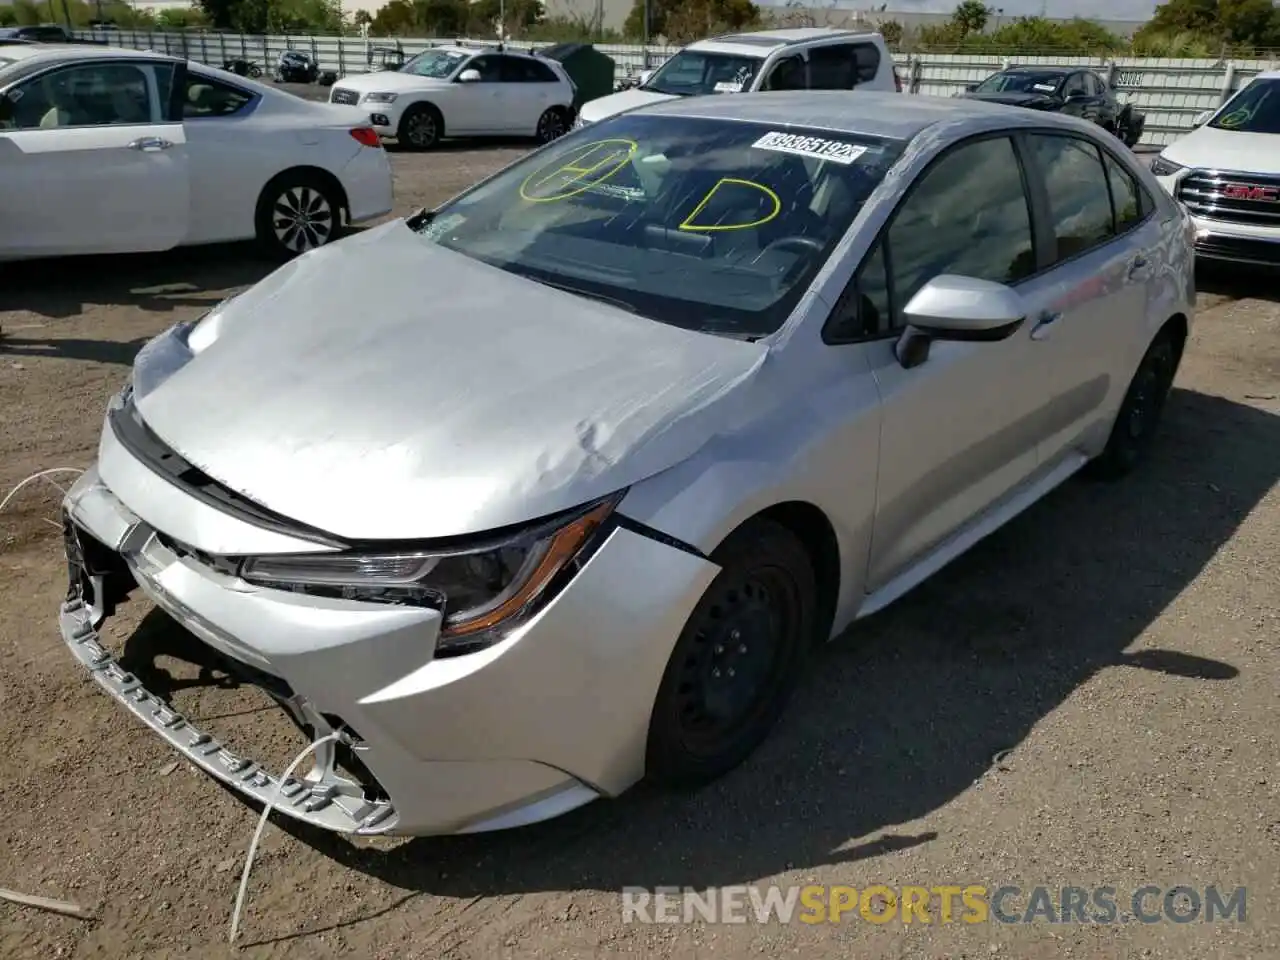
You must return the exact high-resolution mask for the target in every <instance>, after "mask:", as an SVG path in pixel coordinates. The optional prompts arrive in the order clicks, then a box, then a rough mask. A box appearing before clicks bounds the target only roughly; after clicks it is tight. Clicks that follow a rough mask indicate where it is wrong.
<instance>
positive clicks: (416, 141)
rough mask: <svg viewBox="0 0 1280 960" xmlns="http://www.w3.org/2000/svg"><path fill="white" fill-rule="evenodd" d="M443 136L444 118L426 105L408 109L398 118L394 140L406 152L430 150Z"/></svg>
mask: <svg viewBox="0 0 1280 960" xmlns="http://www.w3.org/2000/svg"><path fill="white" fill-rule="evenodd" d="M443 136H444V118H443V117H442V116H440V111H439V110H437V109H436V108H435V107H433V106H431V105H430V104H428V103H419V104H415V105H414V106H412V107H410V108H409V109H408V110H406V111H405V112H404V116H402V117H401V118H400V126H399V127H397V128H396V139H397V140H398V141H399V142H400V146H402V147H404V148H405V149H407V150H430V149H431V148H432V147H434V146H435V145H436V144H438V143H439V142H440V138H441V137H443Z"/></svg>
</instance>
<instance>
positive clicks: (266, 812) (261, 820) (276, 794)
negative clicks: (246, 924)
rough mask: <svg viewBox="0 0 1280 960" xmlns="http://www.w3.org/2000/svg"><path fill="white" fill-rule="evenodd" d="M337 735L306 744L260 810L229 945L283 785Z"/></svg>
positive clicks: (235, 931) (245, 867) (242, 876)
mask: <svg viewBox="0 0 1280 960" xmlns="http://www.w3.org/2000/svg"><path fill="white" fill-rule="evenodd" d="M339 735H340V734H339V732H334V733H330V734H327V735H326V736H323V737H321V738H320V739H319V740H316V741H315V742H314V743H309V744H307V748H306V749H305V750H303V751H302V752H301V753H300V754H298V755H297V756H296V757H294V758H293V763H291V764H289V766H288V767H287V768H286V769H285V771H284V773H283V774H281V776H280V779H279V780H278V781H276V789H275V792H274V793H273V794H272V795H271V802H270V803H268V804H267V805H266V806H265V807H263V808H262V816H261V817H259V818H258V829H256V830H254V831H253V842H252V843H250V844H249V854H248V856H246V857H245V858H244V872H243V873H241V874H240V892H239V893H237V894H236V908H235V910H234V911H233V912H232V914H231V936H230V937H229V938H228V940H227V942H228V943H230V944H231V945H233V946H234V945H235V942H236V934H237V933H238V932H239V931H240V909H241V908H242V907H243V906H244V893H245V890H247V889H248V888H249V871H250V870H252V869H253V856H254V854H255V853H257V852H258V841H259V840H261V839H262V830H263V828H264V827H265V826H266V825H267V817H268V816H269V815H270V813H271V811H272V810H274V809H275V808H276V804H277V803H279V802H280V795H281V792H282V791H283V790H284V785H285V783H287V782H288V780H289V778H290V777H291V776H293V771H294V770H296V769H297V768H298V764H300V763H302V761H303V760H305V759H307V757H308V756H309V755H310V754H311V752H312V751H313V750H315V749H316V747H318V746H320V745H321V744H325V743H329V742H330V741H332V740H337V739H338V737H339Z"/></svg>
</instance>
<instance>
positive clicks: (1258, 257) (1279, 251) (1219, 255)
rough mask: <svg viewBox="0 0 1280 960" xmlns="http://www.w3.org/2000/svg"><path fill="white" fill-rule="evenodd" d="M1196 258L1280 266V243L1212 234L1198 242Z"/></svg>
mask: <svg viewBox="0 0 1280 960" xmlns="http://www.w3.org/2000/svg"><path fill="white" fill-rule="evenodd" d="M1196 256H1200V257H1204V258H1205V259H1206V260H1235V261H1238V262H1240V263H1258V264H1274V265H1276V266H1280V243H1272V242H1269V241H1267V240H1250V239H1248V238H1247V237H1223V236H1214V235H1212V234H1210V235H1209V236H1206V237H1200V238H1199V239H1197V240H1196Z"/></svg>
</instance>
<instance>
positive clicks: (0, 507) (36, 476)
mask: <svg viewBox="0 0 1280 960" xmlns="http://www.w3.org/2000/svg"><path fill="white" fill-rule="evenodd" d="M59 473H74V474H76V475H77V476H79V475H80V474H82V473H84V471H83V470H81V469H80V468H79V467H50V468H49V469H48V470H41V471H40V472H39V473H33V474H32V475H31V476H29V477H27V479H25V480H23V481H22V482H20V483H19V484H18V485H17V486H16V487H14V488H13V489H12V490H10V491H9V492H8V493H7V494H5V497H4V499H3V500H0V512H3V511H4V508H5V507H7V506H8V505H9V501H10V500H12V499H13V498H14V497H15V496H17V494H18V491H19V490H21V489H22V488H23V487H25V486H26V485H27V484H29V483H34V482H35V481H37V480H44V481H45V482H46V483H48V484H49V486H51V487H56V488H57V489H58V491H59V492H61V493H63V494H66V492H67V491H66V490H64V489H63V488H62V487H61V486H60V485H59V484H56V483H54V482H53V481H52V480H50V479H49V477H51V476H53V475H55V474H59Z"/></svg>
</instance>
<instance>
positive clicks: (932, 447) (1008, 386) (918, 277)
mask: <svg viewBox="0 0 1280 960" xmlns="http://www.w3.org/2000/svg"><path fill="white" fill-rule="evenodd" d="M1023 183H1024V180H1023V176H1022V167H1021V158H1020V156H1019V154H1018V152H1017V151H1016V150H1015V148H1014V145H1013V141H1012V140H1011V139H1010V138H1009V137H1008V136H1003V135H1002V136H994V137H985V138H981V139H975V140H970V141H967V142H964V143H961V144H959V145H957V146H955V147H952V148H951V149H950V150H949V151H948V152H947V153H946V154H944V155H943V156H942V157H941V158H940V159H938V160H936V161H935V162H934V163H933V164H931V165H930V166H929V167H928V168H927V169H926V170H925V172H924V173H923V174H922V175H921V176H920V177H919V178H918V179H917V180H916V181H915V183H914V184H912V186H911V188H910V190H909V192H908V193H907V196H906V199H904V200H903V201H902V203H901V204H900V205H899V207H898V209H897V210H896V211H895V212H894V215H893V217H892V218H891V219H890V221H889V224H888V226H887V227H886V228H885V229H884V230H883V231H882V232H881V234H880V237H879V239H878V240H877V243H876V245H875V246H874V247H873V248H872V250H871V252H870V253H869V254H868V255H867V257H866V259H864V261H863V263H862V265H861V267H860V268H859V271H858V273H857V275H856V276H855V278H854V282H853V285H852V289H851V295H850V294H846V296H845V298H844V299H843V300H842V306H841V308H840V309H841V310H847V311H849V316H848V317H846V316H844V315H843V314H840V313H838V314H837V317H836V322H837V323H847V322H853V323H855V324H856V327H855V328H854V329H853V331H852V332H853V334H854V336H855V337H858V338H865V339H868V340H870V341H871V342H869V343H867V345H866V348H867V353H866V356H867V360H868V363H869V365H870V367H871V370H872V373H873V375H874V377H875V380H876V385H877V388H878V390H879V393H880V400H881V410H882V421H881V440H880V454H879V480H878V483H877V509H876V517H875V523H874V527H873V531H872V545H871V552H870V556H869V565H868V570H867V591H868V592H869V593H870V592H874V591H876V590H879V589H880V588H882V587H884V586H885V585H886V584H888V583H890V582H891V581H893V580H894V578H895V577H898V576H899V575H902V574H904V573H906V572H907V571H908V570H910V569H911V568H912V567H913V566H914V565H916V564H917V563H919V562H920V561H921V560H923V559H924V558H925V557H927V556H928V555H929V554H930V553H931V552H932V551H934V550H936V549H937V548H938V547H940V546H941V545H942V544H943V543H944V542H945V541H947V540H948V539H950V538H951V537H953V536H955V535H957V534H959V533H960V532H962V531H963V530H964V529H965V528H967V527H969V526H971V525H973V524H974V523H975V522H976V521H978V519H979V518H980V517H981V516H982V515H983V514H984V513H985V512H986V511H989V510H992V509H995V508H998V507H999V506H1000V505H1001V504H1002V503H1004V502H1006V501H1008V500H1009V499H1010V498H1011V497H1012V496H1013V495H1014V494H1015V492H1016V491H1017V490H1018V489H1019V488H1020V487H1022V486H1023V485H1025V484H1027V483H1028V482H1029V481H1030V480H1031V479H1032V477H1033V475H1034V474H1035V473H1036V470H1037V468H1038V464H1039V449H1038V447H1039V441H1040V439H1041V436H1040V433H1041V429H1040V427H1039V426H1038V420H1039V419H1041V413H1042V407H1043V398H1044V396H1045V389H1044V386H1043V383H1042V381H1043V379H1044V378H1043V367H1042V357H1043V353H1042V349H1041V347H1040V344H1038V343H1036V342H1035V341H1033V340H1032V339H1031V337H1030V331H1031V327H1032V323H1031V322H1028V323H1027V324H1025V325H1024V326H1023V327H1022V328H1020V329H1018V330H1017V331H1016V332H1015V333H1014V334H1013V335H1012V336H1010V337H1008V338H1007V339H1005V340H1001V341H998V342H994V343H981V342H954V341H953V342H943V341H935V342H933V343H932V344H931V345H930V352H929V356H928V358H927V359H926V360H925V362H924V363H922V364H920V365H919V366H915V367H911V368H910V369H906V368H904V367H903V366H902V364H901V363H899V361H898V360H897V358H896V356H895V353H894V344H895V342H896V340H897V339H898V337H899V336H900V334H901V332H902V330H903V328H904V326H905V321H904V319H903V309H904V308H905V307H906V305H907V303H908V302H909V301H910V299H911V297H912V296H913V295H914V294H915V292H916V291H917V290H919V289H920V287H922V286H923V285H924V284H925V283H927V282H928V281H929V280H931V279H933V278H934V277H937V276H940V275H942V274H959V275H962V276H967V277H976V278H979V279H983V280H992V281H996V282H1000V283H1008V284H1010V285H1013V286H1015V287H1017V289H1018V290H1019V292H1020V293H1022V294H1023V295H1024V297H1025V298H1026V300H1027V305H1028V310H1029V312H1038V311H1039V309H1041V308H1042V304H1041V303H1040V302H1039V299H1038V297H1037V295H1028V293H1027V292H1026V291H1025V289H1024V287H1023V286H1020V284H1021V283H1022V281H1023V280H1025V279H1027V278H1029V277H1031V276H1032V275H1034V274H1035V272H1036V259H1035V256H1034V253H1033V238H1032V226H1031V224H1032V221H1031V205H1030V203H1029V201H1028V198H1027V195H1026V192H1025V188H1024V186H1023Z"/></svg>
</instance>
